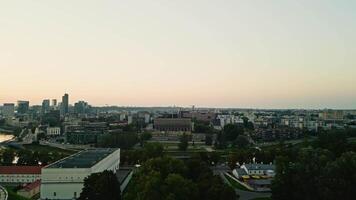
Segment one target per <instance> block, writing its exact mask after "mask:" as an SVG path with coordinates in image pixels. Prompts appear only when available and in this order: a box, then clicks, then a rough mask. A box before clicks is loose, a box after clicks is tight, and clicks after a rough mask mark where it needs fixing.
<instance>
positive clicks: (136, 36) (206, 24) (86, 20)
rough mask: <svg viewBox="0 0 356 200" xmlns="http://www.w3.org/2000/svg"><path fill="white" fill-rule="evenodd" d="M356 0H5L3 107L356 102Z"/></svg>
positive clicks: (0, 20) (342, 105)
mask: <svg viewBox="0 0 356 200" xmlns="http://www.w3.org/2000/svg"><path fill="white" fill-rule="evenodd" d="M355 10H356V2H354V1H346V0H341V1H332V0H314V1H310V0H301V1H283V0H275V1H251V0H244V1H236V0H230V1H224V3H221V2H220V1H213V0H195V1H189V3H188V1H163V0H162V1H143V0H142V1H138V0H134V1H114V0H112V1H88V0H86V1H84V0H80V1H16V0H12V1H4V2H2V3H1V4H0V26H1V30H0V74H1V76H0V104H3V103H6V102H16V101H17V100H29V101H30V104H32V105H34V104H41V102H42V100H43V99H45V98H49V99H52V98H57V99H59V98H60V97H61V96H62V95H63V94H64V93H65V92H67V93H69V94H70V95H71V96H70V101H71V102H75V101H78V100H86V101H88V102H90V104H92V105H106V104H108V105H120V106H121V105H125V106H172V105H177V106H190V105H197V106H205V107H239V108H321V109H322V108H337V109H353V108H355V106H356V93H355V91H356V79H355V75H356V67H355V66H356V61H355V57H354V55H355V52H356V39H355V31H356V20H355V19H356V12H355Z"/></svg>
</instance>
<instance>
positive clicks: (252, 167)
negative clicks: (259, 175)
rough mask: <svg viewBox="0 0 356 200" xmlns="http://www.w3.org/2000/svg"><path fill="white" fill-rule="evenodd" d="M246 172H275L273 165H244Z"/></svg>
mask: <svg viewBox="0 0 356 200" xmlns="http://www.w3.org/2000/svg"><path fill="white" fill-rule="evenodd" d="M245 167H246V169H247V170H275V165H273V164H258V163H256V164H245Z"/></svg>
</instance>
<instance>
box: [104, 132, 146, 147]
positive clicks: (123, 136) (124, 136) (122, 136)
mask: <svg viewBox="0 0 356 200" xmlns="http://www.w3.org/2000/svg"><path fill="white" fill-rule="evenodd" d="M151 137H152V135H151V133H147V132H144V133H134V132H121V133H109V134H106V135H104V136H101V137H100V139H99V140H98V143H97V146H98V147H105V148H107V147H110V148H121V149H130V148H132V147H133V146H135V145H136V144H138V143H140V144H141V145H143V143H144V142H145V141H147V140H149V139H151Z"/></svg>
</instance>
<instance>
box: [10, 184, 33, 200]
mask: <svg viewBox="0 0 356 200" xmlns="http://www.w3.org/2000/svg"><path fill="white" fill-rule="evenodd" d="M6 190H7V193H8V194H9V196H8V200H29V199H28V198H25V197H22V196H20V195H17V194H16V192H15V191H14V190H13V187H6Z"/></svg>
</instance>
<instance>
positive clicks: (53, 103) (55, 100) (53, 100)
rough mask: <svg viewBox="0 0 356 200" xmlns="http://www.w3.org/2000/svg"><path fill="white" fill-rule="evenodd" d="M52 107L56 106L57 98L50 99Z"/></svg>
mask: <svg viewBox="0 0 356 200" xmlns="http://www.w3.org/2000/svg"><path fill="white" fill-rule="evenodd" d="M52 107H54V108H55V107H57V99H52Z"/></svg>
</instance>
